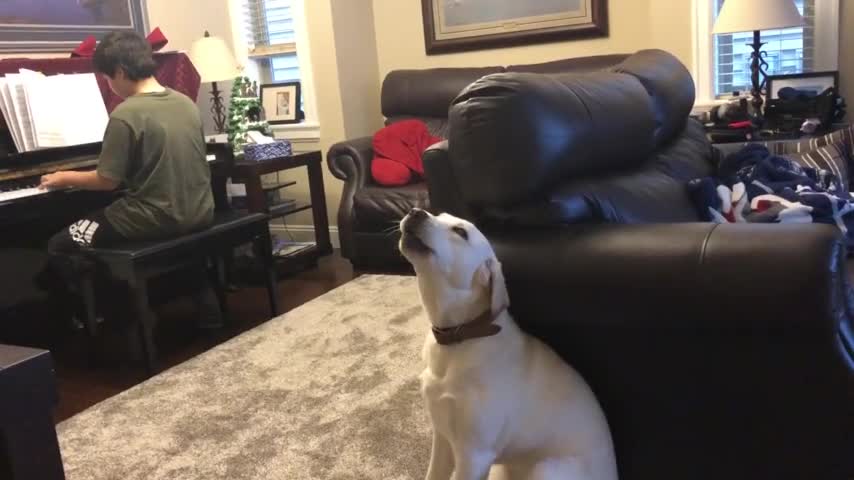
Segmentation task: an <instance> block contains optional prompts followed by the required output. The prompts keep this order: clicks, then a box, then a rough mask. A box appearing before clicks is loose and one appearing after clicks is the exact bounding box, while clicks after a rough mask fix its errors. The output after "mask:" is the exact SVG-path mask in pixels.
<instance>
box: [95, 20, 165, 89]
mask: <svg viewBox="0 0 854 480" xmlns="http://www.w3.org/2000/svg"><path fill="white" fill-rule="evenodd" d="M92 62H93V63H94V64H95V70H97V71H98V72H99V73H103V74H105V75H107V76H109V77H110V78H112V77H114V76H115V75H116V69H117V68H121V69H122V70H124V71H125V73H126V74H127V76H128V78H129V79H131V80H144V79H146V78H149V77H151V76H154V72H155V71H157V63H155V62H154V57H153V56H152V53H151V45H149V44H148V41H147V40H146V39H144V38H142V37H141V36H140V35H139V34H137V33H136V32H112V33H108V34H107V35H106V36H105V37H104V38H103V39H102V40H101V42H100V43H99V44H98V48H96V49H95V55H94V57H93V58H92Z"/></svg>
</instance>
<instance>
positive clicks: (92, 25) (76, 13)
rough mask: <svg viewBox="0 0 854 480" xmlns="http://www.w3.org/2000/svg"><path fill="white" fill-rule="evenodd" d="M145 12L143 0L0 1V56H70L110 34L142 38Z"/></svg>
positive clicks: (144, 30)
mask: <svg viewBox="0 0 854 480" xmlns="http://www.w3.org/2000/svg"><path fill="white" fill-rule="evenodd" d="M146 11H147V7H146V0H38V1H34V0H0V52H5V53H11V52H14V53H26V52H62V51H69V52H70V51H71V50H73V49H74V47H76V46H77V45H78V44H79V43H80V42H81V41H83V40H84V39H85V38H86V37H88V36H89V35H94V36H95V37H96V38H98V39H100V38H101V37H103V36H104V35H106V34H107V33H109V32H113V31H133V32H137V33H139V34H141V35H143V36H144V35H145V34H146V33H148V25H147V23H148V19H147V17H146Z"/></svg>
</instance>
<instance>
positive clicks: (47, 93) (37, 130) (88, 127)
mask: <svg viewBox="0 0 854 480" xmlns="http://www.w3.org/2000/svg"><path fill="white" fill-rule="evenodd" d="M0 96H2V99H0V100H2V101H0V109H2V111H3V117H4V119H5V120H6V124H7V125H8V126H9V129H10V133H11V134H12V138H13V141H14V143H15V147H16V149H17V150H18V152H19V153H23V152H29V151H32V150H39V149H44V148H56V147H69V146H73V145H82V144H87V143H95V142H99V141H101V139H102V138H103V136H104V130H106V128H107V122H108V121H109V116H108V114H107V109H106V107H105V106H104V101H103V98H102V96H101V90H100V89H99V88H98V82H97V80H96V79H95V74H93V73H84V74H72V75H51V76H45V75H42V74H41V73H38V72H33V71H30V70H23V69H22V70H21V71H20V73H17V74H8V75H6V77H5V78H4V79H0Z"/></svg>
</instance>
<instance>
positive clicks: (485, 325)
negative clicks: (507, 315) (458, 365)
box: [433, 308, 506, 345]
mask: <svg viewBox="0 0 854 480" xmlns="http://www.w3.org/2000/svg"><path fill="white" fill-rule="evenodd" d="M504 310H506V309H504V308H502V309H501V310H499V311H498V312H497V313H496V314H494V315H493V314H492V312H491V311H489V310H487V311H485V312H483V313H482V314H481V315H479V316H478V317H477V318H475V319H474V320H472V321H470V322H466V323H463V324H462V325H458V326H456V327H450V328H437V327H433V336H434V337H435V338H436V343H438V344H439V345H453V344H456V343H462V342H464V341H466V340H472V339H475V338H483V337H491V336H493V335H497V334H498V332H500V331H501V327H500V326H498V325H496V324H495V323H494V322H495V319H497V318H498V316H499V315H501V314H502V313H503V312H504Z"/></svg>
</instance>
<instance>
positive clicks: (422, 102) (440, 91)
mask: <svg viewBox="0 0 854 480" xmlns="http://www.w3.org/2000/svg"><path fill="white" fill-rule="evenodd" d="M502 71H504V68H503V67H484V68H432V69H425V70H394V71H392V72H389V74H388V75H386V77H385V80H383V86H382V93H381V99H380V103H381V106H382V113H383V116H385V117H386V118H391V117H416V118H420V117H439V118H446V117H447V116H448V107H449V106H450V105H451V101H452V100H453V99H454V97H456V96H457V94H458V93H460V91H461V90H462V89H463V88H465V87H466V85H468V84H470V83H471V82H473V81H475V80H477V79H478V78H480V77H482V76H484V75H489V74H491V73H497V72H502Z"/></svg>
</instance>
